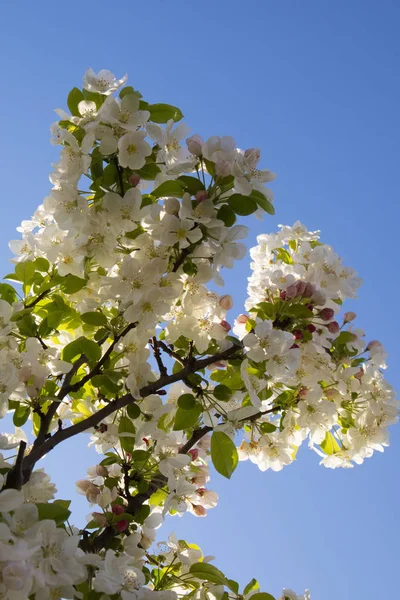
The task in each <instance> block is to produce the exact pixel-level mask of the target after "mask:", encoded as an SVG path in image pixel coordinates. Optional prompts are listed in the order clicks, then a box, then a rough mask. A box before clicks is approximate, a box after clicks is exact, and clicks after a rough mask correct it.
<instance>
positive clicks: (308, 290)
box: [303, 283, 315, 298]
mask: <svg viewBox="0 0 400 600" xmlns="http://www.w3.org/2000/svg"><path fill="white" fill-rule="evenodd" d="M314 293H315V287H314V286H313V284H312V283H306V287H305V288H304V292H303V298H312V295H313V294H314Z"/></svg>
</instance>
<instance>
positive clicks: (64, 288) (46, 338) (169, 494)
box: [0, 69, 398, 600]
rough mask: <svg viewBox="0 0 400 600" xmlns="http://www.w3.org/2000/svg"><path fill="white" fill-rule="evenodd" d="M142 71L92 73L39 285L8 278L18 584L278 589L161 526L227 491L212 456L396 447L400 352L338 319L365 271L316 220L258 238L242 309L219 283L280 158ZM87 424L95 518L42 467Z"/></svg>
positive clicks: (2, 511)
mask: <svg viewBox="0 0 400 600" xmlns="http://www.w3.org/2000/svg"><path fill="white" fill-rule="evenodd" d="M125 84H126V77H123V78H121V79H116V78H115V77H114V75H113V74H112V73H110V72H109V71H101V72H100V73H98V74H96V73H94V72H93V71H92V70H90V69H89V70H88V71H87V73H86V74H85V77H84V84H83V89H79V88H73V89H72V90H71V92H70V94H69V96H68V101H67V105H68V110H69V112H66V111H64V110H61V109H59V110H57V115H58V117H59V120H58V121H57V122H56V123H54V124H53V125H52V128H51V131H52V135H53V139H52V142H53V143H54V144H55V145H58V146H59V148H60V160H59V161H58V163H56V164H55V165H54V171H53V172H52V174H51V178H50V179H51V182H52V184H53V186H54V187H53V189H52V190H51V191H50V193H49V195H48V197H47V198H46V199H45V200H44V202H43V204H41V205H40V206H39V207H38V209H37V210H36V212H35V213H34V215H33V217H32V219H31V220H30V221H26V220H25V221H24V222H23V223H22V225H21V228H19V229H20V231H21V238H22V239H19V240H13V241H11V242H10V247H11V249H12V251H13V252H14V254H15V259H14V260H13V263H14V272H13V273H10V274H9V275H8V276H7V279H8V280H10V281H11V282H13V281H15V282H18V284H19V285H20V286H21V288H22V298H21V294H20V293H17V292H16V290H15V289H14V287H13V286H12V285H11V284H8V283H2V284H0V416H2V417H3V416H4V415H5V414H7V412H9V413H12V418H13V423H14V425H15V431H14V432H12V433H9V434H2V435H1V436H0V445H2V450H3V451H4V452H8V451H9V450H11V451H14V449H15V448H18V451H17V454H16V455H15V454H14V455H11V456H8V457H2V473H1V474H0V523H1V526H2V535H3V539H4V540H6V541H7V544H6V545H7V552H5V553H4V557H3V559H4V560H2V561H0V595H1V594H2V595H3V596H4V597H5V598H6V597H7V598H8V595H7V594H8V591H9V590H11V592H10V593H11V595H12V600H25V598H28V597H29V598H30V599H32V600H36V599H37V600H42V599H43V598H48V597H50V596H51V597H52V598H53V597H54V598H57V599H58V598H76V597H77V598H80V599H81V600H101V599H102V598H104V597H107V598H120V597H121V598H122V599H123V600H157V599H159V598H160V593H161V594H163V598H164V600H165V599H166V600H177V598H178V597H179V598H182V597H183V596H185V595H188V596H189V597H190V598H194V599H195V600H199V598H200V597H203V595H205V596H208V595H210V596H213V597H215V598H222V599H224V598H225V597H226V598H227V597H229V598H230V600H243V599H245V600H248V599H249V598H250V597H252V596H253V595H254V596H255V597H256V596H257V598H255V600H276V599H275V598H274V596H271V594H267V593H264V592H260V591H259V586H258V583H257V582H256V580H254V579H253V580H251V581H250V582H249V584H248V585H246V586H244V588H243V589H241V588H240V586H239V583H238V582H236V581H234V580H232V579H229V578H228V577H226V576H225V575H224V574H223V573H222V572H221V571H219V570H218V569H217V568H216V567H215V566H214V565H213V564H210V562H208V561H205V560H203V555H202V553H201V550H199V549H198V547H197V546H195V545H193V544H188V543H187V542H186V541H184V540H179V541H178V540H176V539H175V538H174V537H173V536H170V538H169V540H168V541H167V542H166V546H165V548H163V549H162V551H160V550H158V546H157V545H155V544H154V542H155V539H156V535H157V534H156V531H157V530H158V527H159V526H160V525H161V524H162V521H163V519H164V517H165V515H167V514H169V515H175V514H179V515H182V514H183V513H184V512H190V513H191V514H192V515H195V516H196V517H204V516H206V514H207V511H208V510H210V509H212V508H214V507H215V506H216V504H217V501H218V496H217V494H216V493H215V492H213V491H212V490H210V489H209V487H208V485H209V481H210V469H209V467H210V463H212V464H213V466H214V469H215V471H216V472H217V473H218V474H220V475H222V476H224V477H226V478H228V479H229V478H230V477H232V475H233V473H234V472H235V469H236V468H237V465H238V462H239V461H244V460H248V459H249V460H251V461H252V462H253V463H255V464H256V465H258V467H259V468H260V469H261V470H262V471H265V470H267V469H271V470H273V471H279V470H281V469H282V468H284V467H286V466H287V465H289V464H292V463H293V462H294V461H295V460H296V455H297V450H298V448H299V447H300V446H301V444H302V443H303V442H304V441H305V440H306V439H308V445H309V447H310V448H312V449H313V450H315V452H316V453H317V454H318V455H319V456H320V459H321V464H323V465H324V466H326V467H329V468H336V467H350V466H353V465H354V464H360V463H362V462H363V461H364V460H365V459H366V458H369V457H371V456H372V454H373V453H374V452H375V450H380V451H382V450H383V449H384V447H386V446H387V445H388V443H389V436H388V427H389V426H390V425H392V424H394V423H396V421H397V419H398V407H397V403H396V399H395V394H394V391H393V389H392V388H391V386H390V385H389V384H388V383H387V382H386V380H385V378H384V375H383V370H384V369H385V368H386V364H385V360H386V354H385V352H384V350H383V347H382V345H381V344H380V343H379V342H378V341H376V340H375V341H372V342H369V343H366V342H365V340H364V339H363V335H364V334H363V332H361V331H360V330H359V329H354V328H353V325H352V323H353V321H354V319H355V316H356V315H355V314H354V313H352V312H346V313H344V314H343V316H342V317H340V316H339V313H340V310H341V306H342V304H343V302H344V301H345V300H346V299H347V298H354V297H355V296H356V292H357V289H358V287H359V285H360V280H359V279H358V277H357V275H356V273H355V272H354V271H353V270H352V269H351V268H349V267H347V266H345V265H343V263H342V261H341V259H340V258H339V256H338V255H337V254H336V253H335V252H334V251H333V249H332V248H331V246H326V245H324V244H323V243H322V242H321V241H320V239H319V232H318V231H308V229H307V228H306V227H305V226H304V225H303V224H302V223H300V222H296V223H295V224H294V225H293V227H287V226H280V231H278V232H277V233H274V234H270V235H267V234H263V235H261V236H259V237H258V238H257V245H256V246H255V247H254V248H252V249H251V250H250V255H251V260H252V262H251V268H252V271H253V272H252V275H251V277H250V278H249V285H248V297H247V299H246V303H245V311H246V312H244V313H242V314H239V315H238V316H237V318H236V319H233V320H232V319H231V318H230V317H229V311H230V310H231V309H232V307H233V299H232V297H231V296H230V295H229V294H223V295H219V294H216V293H215V292H214V291H212V289H210V288H209V287H207V286H208V284H209V282H211V281H214V282H215V283H216V284H218V285H220V286H222V285H223V284H224V281H223V273H224V270H225V269H226V268H229V269H230V268H232V267H233V266H234V264H235V261H236V260H239V259H241V258H243V257H244V255H245V254H246V252H247V250H246V247H245V246H244V245H243V244H242V242H241V240H242V239H243V238H245V237H246V235H247V228H246V227H245V226H244V225H238V224H237V223H236V219H237V217H238V216H239V217H248V216H250V215H251V214H253V213H257V215H258V216H261V215H265V214H273V213H274V207H273V204H272V198H273V196H272V192H271V191H270V190H269V189H268V187H266V184H267V183H269V182H271V181H272V180H273V179H274V177H275V175H274V174H273V173H272V172H271V171H269V170H268V169H265V168H262V167H260V151H259V150H258V149H257V148H248V149H247V150H244V151H243V150H240V149H239V148H238V147H237V146H236V143H235V141H234V140H233V138H231V137H228V136H226V137H218V136H213V137H211V138H209V139H208V140H206V141H204V140H203V139H202V138H201V137H200V136H198V135H192V136H189V137H188V128H187V126H186V125H185V124H184V123H183V122H181V120H182V117H183V115H182V113H181V111H180V110H179V108H177V107H175V106H171V105H168V104H164V103H160V104H150V103H148V102H146V101H145V100H144V99H143V97H142V95H141V94H140V93H139V92H138V91H137V90H135V89H134V88H133V87H131V86H127V85H125ZM88 182H89V183H90V185H89V189H87V187H88ZM84 190H86V191H84ZM21 300H22V301H21ZM164 360H165V362H164ZM171 363H172V364H171ZM170 365H171V366H170ZM208 367H211V368H210V369H208V370H207V368H208ZM27 425H32V428H31V429H32V431H31V430H30V428H27ZM81 433H90V435H91V442H90V445H94V446H95V449H96V451H97V456H98V455H99V454H100V455H101V459H100V462H99V463H98V464H96V465H94V466H92V467H90V468H89V469H88V473H87V478H86V479H81V480H78V481H77V484H76V485H77V490H78V491H79V492H80V493H82V494H84V495H85V496H86V498H87V500H88V502H89V503H90V505H91V506H92V511H93V512H92V513H91V515H90V518H89V521H88V523H87V525H86V526H85V527H83V528H81V529H80V530H78V529H76V528H74V527H73V526H72V525H70V522H69V517H70V510H69V501H65V500H55V499H54V498H55V492H56V490H55V486H54V485H53V484H52V483H51V481H50V478H49V476H48V475H47V474H46V473H45V472H44V470H43V469H36V465H37V463H38V461H39V460H41V459H42V458H43V457H45V455H46V454H48V453H49V452H50V451H51V450H53V449H54V448H56V447H57V446H59V445H60V444H62V442H64V441H66V440H68V439H70V438H73V437H74V436H76V435H78V434H81ZM209 434H210V435H209ZM28 436H29V437H28ZM43 462H44V461H43ZM44 464H45V462H44ZM96 505H97V506H98V507H99V509H100V510H99V511H96V510H94V508H93V507H94V506H96ZM95 555H96V556H95ZM53 559H54V560H53ZM16 565H17V566H16ZM10 598H11V596H10ZM309 598H310V596H309V593H308V592H306V593H305V594H304V595H301V596H298V595H297V594H295V593H294V592H293V591H292V590H284V591H283V594H282V596H281V597H280V600H309Z"/></svg>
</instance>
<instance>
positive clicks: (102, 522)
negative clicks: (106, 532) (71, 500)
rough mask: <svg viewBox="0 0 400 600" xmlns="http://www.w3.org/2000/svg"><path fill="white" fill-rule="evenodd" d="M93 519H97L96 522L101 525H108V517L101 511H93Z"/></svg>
mask: <svg viewBox="0 0 400 600" xmlns="http://www.w3.org/2000/svg"><path fill="white" fill-rule="evenodd" d="M92 519H93V521H96V523H97V525H98V526H99V527H106V525H107V519H106V518H105V516H104V515H103V513H99V512H94V513H92Z"/></svg>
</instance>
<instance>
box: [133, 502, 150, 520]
mask: <svg viewBox="0 0 400 600" xmlns="http://www.w3.org/2000/svg"><path fill="white" fill-rule="evenodd" d="M150 511H151V508H150V506H149V505H148V504H143V505H142V507H141V509H140V510H139V511H138V512H137V513H136V515H135V516H134V520H135V523H140V524H142V523H143V522H144V521H145V520H146V519H147V517H148V516H149V514H150Z"/></svg>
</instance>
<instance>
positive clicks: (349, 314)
mask: <svg viewBox="0 0 400 600" xmlns="http://www.w3.org/2000/svg"><path fill="white" fill-rule="evenodd" d="M356 316H357V315H356V313H355V312H351V311H349V312H347V313H344V316H343V320H344V322H345V323H350V321H354V319H355V318H356Z"/></svg>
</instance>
